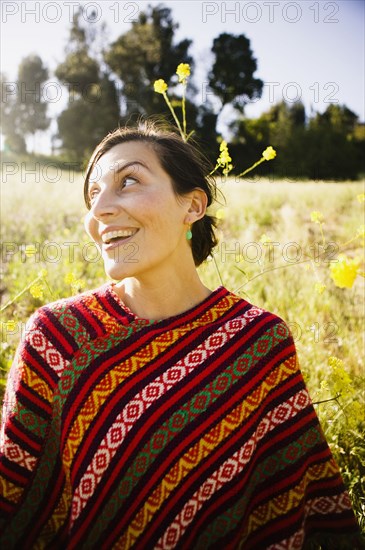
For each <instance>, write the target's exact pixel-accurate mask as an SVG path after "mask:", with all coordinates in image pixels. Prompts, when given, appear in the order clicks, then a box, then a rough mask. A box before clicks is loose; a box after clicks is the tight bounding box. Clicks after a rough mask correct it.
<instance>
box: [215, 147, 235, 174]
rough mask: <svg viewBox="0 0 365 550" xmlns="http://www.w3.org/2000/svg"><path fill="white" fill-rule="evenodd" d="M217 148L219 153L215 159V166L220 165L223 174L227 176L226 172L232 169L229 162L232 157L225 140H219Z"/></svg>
mask: <svg viewBox="0 0 365 550" xmlns="http://www.w3.org/2000/svg"><path fill="white" fill-rule="evenodd" d="M219 150H220V153H219V157H218V159H217V166H221V167H222V168H223V174H224V175H225V176H227V175H228V173H229V172H230V171H231V170H232V168H233V166H232V164H231V162H232V159H231V156H230V154H229V151H228V145H227V142H226V141H224V139H223V140H222V141H221V144H220V146H219Z"/></svg>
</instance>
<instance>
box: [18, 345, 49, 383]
mask: <svg viewBox="0 0 365 550" xmlns="http://www.w3.org/2000/svg"><path fill="white" fill-rule="evenodd" d="M32 349H34V348H32ZM34 351H35V352H36V353H37V355H40V354H39V352H38V351H37V350H36V349H34ZM40 357H42V356H41V355H40ZM22 358H23V361H24V363H25V366H26V367H32V370H33V371H34V372H35V373H36V374H37V376H38V378H40V379H41V380H42V381H45V382H46V383H47V384H48V386H49V387H50V388H51V389H52V390H53V389H54V388H55V386H56V384H55V381H54V380H53V378H52V377H51V375H50V374H49V373H48V372H47V370H46V369H45V368H44V367H43V365H42V364H41V363H39V362H38V361H37V359H35V358H34V357H33V356H32V355H31V353H30V352H29V351H28V350H25V353H24V354H23V357H22ZM42 360H43V361H45V360H44V358H43V357H42Z"/></svg>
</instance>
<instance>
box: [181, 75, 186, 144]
mask: <svg viewBox="0 0 365 550" xmlns="http://www.w3.org/2000/svg"><path fill="white" fill-rule="evenodd" d="M185 92H186V84H184V87H183V93H182V105H181V107H182V115H183V130H184V137H186V105H185Z"/></svg>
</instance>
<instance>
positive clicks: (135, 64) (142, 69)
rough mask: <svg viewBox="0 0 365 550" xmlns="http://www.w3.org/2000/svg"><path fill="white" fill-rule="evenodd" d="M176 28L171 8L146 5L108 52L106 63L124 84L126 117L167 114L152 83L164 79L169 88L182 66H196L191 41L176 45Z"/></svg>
mask: <svg viewBox="0 0 365 550" xmlns="http://www.w3.org/2000/svg"><path fill="white" fill-rule="evenodd" d="M177 28H178V24H177V23H175V22H174V21H173V19H172V16H171V10H170V9H169V8H166V7H163V6H161V5H159V6H156V7H152V6H147V8H146V10H145V11H144V12H142V13H140V14H139V17H138V20H137V21H135V22H133V23H132V27H131V29H130V30H129V31H127V32H126V33H124V34H123V35H121V36H120V37H119V38H118V39H117V40H116V41H115V42H113V43H112V44H111V46H110V48H109V50H108V51H106V53H105V61H106V63H107V64H108V65H109V67H110V68H111V69H112V71H113V72H114V73H115V74H116V75H117V76H118V77H119V78H120V80H121V82H122V87H123V96H124V100H125V109H124V115H125V116H126V117H129V115H130V114H132V113H141V114H142V113H143V114H148V115H151V114H158V113H163V114H166V115H168V110H167V108H166V105H165V102H164V101H163V98H162V96H161V95H160V94H156V93H155V92H154V90H153V83H154V81H155V80H157V79H159V78H163V79H164V80H165V81H166V82H167V83H168V84H169V86H170V85H172V84H173V83H174V81H173V77H174V75H175V71H176V67H177V65H178V64H179V63H189V64H190V65H191V66H192V65H193V59H192V57H191V56H190V55H189V54H188V50H189V47H190V45H191V40H187V39H185V40H182V41H180V42H178V43H175V42H174V35H175V31H176V29H177ZM175 82H176V80H175Z"/></svg>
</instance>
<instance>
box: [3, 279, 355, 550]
mask: <svg viewBox="0 0 365 550" xmlns="http://www.w3.org/2000/svg"><path fill="white" fill-rule="evenodd" d="M3 414H4V417H3V426H2V434H1V455H0V528H1V531H0V533H1V534H0V544H1V545H2V547H4V548H5V547H6V548H38V547H42V548H43V547H47V546H48V547H50V548H62V549H64V548H67V549H71V548H77V549H78V548H98V549H99V548H105V549H110V548H121V549H125V550H126V549H132V548H133V549H136V550H146V549H151V550H152V549H156V550H157V549H160V550H168V549H174V548H179V549H182V550H198V549H204V550H206V549H214V550H218V549H222V548H224V549H227V550H237V549H239V548H244V549H247V550H250V549H255V550H256V549H258V548H259V549H263V550H266V549H272V550H280V549H291V550H296V549H298V550H299V549H301V548H306V547H307V546H308V547H309V546H310V545H315V544H316V541H317V542H319V544H322V545H326V544H327V546H328V547H330V548H351V550H353V549H358V548H362V547H363V546H362V544H363V543H362V540H361V537H360V535H359V528H358V525H357V522H356V519H355V517H354V514H353V512H352V509H351V503H350V499H349V496H348V493H347V492H346V490H345V487H344V485H343V481H342V479H341V475H340V473H339V470H338V467H337V465H336V463H335V462H334V460H333V457H332V454H331V452H330V449H329V447H328V445H327V442H326V441H325V439H324V436H323V433H322V430H321V428H320V425H319V422H318V418H317V415H316V413H315V410H314V408H313V405H312V403H311V400H310V397H309V395H308V391H307V389H306V387H305V384H304V381H303V377H302V375H301V372H300V369H299V364H298V359H297V355H296V350H295V346H294V342H293V339H292V336H291V334H290V331H289V329H288V327H287V326H286V324H285V323H284V322H283V321H282V320H281V319H280V318H279V317H277V316H275V315H273V314H272V313H269V312H267V311H264V310H262V309H260V308H258V307H256V306H253V305H252V304H250V303H249V302H247V301H246V300H244V299H242V298H240V297H238V296H235V295H234V294H232V293H230V292H229V291H228V290H226V289H225V288H223V287H219V288H218V289H216V290H215V291H213V292H212V293H211V295H210V296H208V298H206V299H205V300H203V301H202V302H201V303H200V304H199V305H198V306H196V307H194V308H192V309H191V310H189V311H187V312H185V313H183V314H181V315H177V316H174V317H171V318H169V319H164V320H161V321H151V320H146V319H140V318H138V317H136V316H135V315H134V314H133V313H132V312H131V311H130V310H129V309H128V308H126V307H125V306H124V304H122V302H121V301H120V300H119V298H118V296H117V294H116V293H115V291H114V289H113V286H112V285H110V284H108V285H104V286H103V287H101V288H99V289H96V290H93V291H89V292H86V293H84V294H80V295H78V296H75V297H73V298H70V299H66V300H59V301H57V302H54V303H53V304H49V305H48V306H44V307H42V308H40V309H39V310H38V311H37V312H36V313H35V314H34V315H33V316H32V317H31V319H30V320H29V322H28V324H27V329H26V333H25V338H24V340H23V341H22V342H21V343H20V344H19V347H18V350H17V353H16V356H15V358H14V363H13V366H12V368H11V371H10V374H9V379H8V384H7V389H6V395H5V400H4V413H3Z"/></svg>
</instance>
